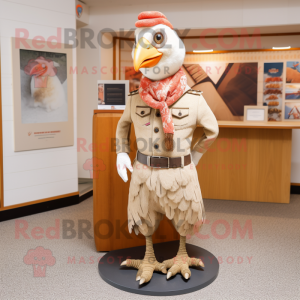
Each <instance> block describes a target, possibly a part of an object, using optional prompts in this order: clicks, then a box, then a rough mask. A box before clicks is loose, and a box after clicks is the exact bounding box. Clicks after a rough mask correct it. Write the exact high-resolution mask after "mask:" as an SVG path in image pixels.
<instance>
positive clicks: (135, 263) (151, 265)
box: [121, 253, 167, 284]
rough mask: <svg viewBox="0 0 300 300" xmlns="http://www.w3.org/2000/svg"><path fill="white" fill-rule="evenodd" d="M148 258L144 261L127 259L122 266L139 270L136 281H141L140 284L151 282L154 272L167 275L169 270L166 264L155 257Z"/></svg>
mask: <svg viewBox="0 0 300 300" xmlns="http://www.w3.org/2000/svg"><path fill="white" fill-rule="evenodd" d="M146 256H147V253H146V255H145V258H144V259H143V260H140V259H126V260H125V261H123V262H122V263H121V266H126V267H133V268H136V269H138V272H137V274H136V281H138V280H140V284H143V283H146V282H148V281H150V279H151V278H152V275H153V272H154V271H159V272H162V273H164V274H167V269H166V267H165V265H164V264H162V263H159V262H158V261H157V260H156V258H155V256H152V257H151V256H148V257H146Z"/></svg>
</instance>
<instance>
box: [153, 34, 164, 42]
mask: <svg viewBox="0 0 300 300" xmlns="http://www.w3.org/2000/svg"><path fill="white" fill-rule="evenodd" d="M153 40H154V42H155V43H156V44H161V43H162V42H163V41H164V36H163V34H162V33H161V32H157V33H156V34H155V35H154V38H153Z"/></svg>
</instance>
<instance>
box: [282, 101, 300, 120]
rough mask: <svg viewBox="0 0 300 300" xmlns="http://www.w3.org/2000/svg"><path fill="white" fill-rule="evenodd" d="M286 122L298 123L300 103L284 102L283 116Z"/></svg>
mask: <svg viewBox="0 0 300 300" xmlns="http://www.w3.org/2000/svg"><path fill="white" fill-rule="evenodd" d="M284 119H285V120H286V121H300V103H295V102H285V115H284Z"/></svg>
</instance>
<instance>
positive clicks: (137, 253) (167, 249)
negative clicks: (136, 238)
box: [98, 241, 219, 296]
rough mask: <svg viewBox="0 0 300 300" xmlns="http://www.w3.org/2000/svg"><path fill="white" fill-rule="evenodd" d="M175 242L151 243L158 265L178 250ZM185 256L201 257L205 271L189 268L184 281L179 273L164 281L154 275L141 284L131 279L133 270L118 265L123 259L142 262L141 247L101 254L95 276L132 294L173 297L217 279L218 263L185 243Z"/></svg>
mask: <svg viewBox="0 0 300 300" xmlns="http://www.w3.org/2000/svg"><path fill="white" fill-rule="evenodd" d="M178 247H179V241H173V242H166V243H160V244H154V252H155V256H156V259H157V260H158V261H159V262H162V261H164V260H166V259H170V258H174V257H175V256H176V253H177V251H178ZM186 249H187V253H188V255H189V256H190V257H196V258H201V259H202V261H203V263H204V265H205V268H201V267H190V270H191V272H192V275H191V278H190V279H188V280H186V279H185V278H183V276H182V275H181V273H178V274H177V275H175V276H173V277H171V278H170V279H168V280H167V275H166V274H163V273H160V272H154V273H153V276H152V279H151V280H150V281H149V282H147V283H145V284H142V285H139V282H138V281H136V280H135V278H136V274H137V270H136V269H134V268H129V267H126V266H122V267H121V266H120V264H121V262H123V261H124V260H125V259H126V258H128V257H130V258H131V259H143V258H144V255H145V246H139V247H134V248H127V249H120V250H114V251H111V252H108V253H107V254H105V255H104V256H103V257H102V258H101V260H100V261H99V264H98V270H99V274H100V276H101V277H102V279H103V280H104V281H106V282H107V283H108V284H110V285H112V286H114V287H116V288H118V289H120V290H123V291H126V292H130V293H135V294H142V295H150V296H173V295H181V294H186V293H191V292H195V291H197V290H200V289H203V288H204V287H206V286H208V285H209V284H211V283H212V282H213V281H214V280H215V279H216V278H217V276H218V273H219V262H218V260H217V258H216V257H215V256H214V255H213V254H212V253H210V252H209V251H207V250H205V249H203V248H200V247H197V246H194V245H190V244H187V245H186Z"/></svg>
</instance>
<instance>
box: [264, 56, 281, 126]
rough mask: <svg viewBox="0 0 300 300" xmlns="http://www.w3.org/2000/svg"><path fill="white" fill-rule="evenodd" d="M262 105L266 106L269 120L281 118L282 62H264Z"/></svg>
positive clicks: (279, 119)
mask: <svg viewBox="0 0 300 300" xmlns="http://www.w3.org/2000/svg"><path fill="white" fill-rule="evenodd" d="M263 85H264V87H263V90H264V105H266V106H268V117H269V121H281V120H282V101H283V100H282V96H283V95H282V91H283V63H282V62H276V63H265V64H264V80H263Z"/></svg>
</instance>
